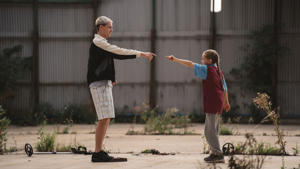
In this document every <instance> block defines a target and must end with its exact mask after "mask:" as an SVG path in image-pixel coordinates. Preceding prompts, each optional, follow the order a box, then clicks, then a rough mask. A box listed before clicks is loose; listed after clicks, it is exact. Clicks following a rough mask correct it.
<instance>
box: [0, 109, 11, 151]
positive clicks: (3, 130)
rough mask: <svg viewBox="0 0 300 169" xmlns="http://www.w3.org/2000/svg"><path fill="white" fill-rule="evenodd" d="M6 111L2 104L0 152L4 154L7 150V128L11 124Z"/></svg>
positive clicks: (0, 114)
mask: <svg viewBox="0 0 300 169" xmlns="http://www.w3.org/2000/svg"><path fill="white" fill-rule="evenodd" d="M4 114H5V111H4V109H3V108H2V106H1V105H0V154H3V153H4V152H5V144H6V141H7V138H6V134H7V131H6V130H7V128H8V126H9V124H10V120H8V119H7V118H6V117H5V116H4Z"/></svg>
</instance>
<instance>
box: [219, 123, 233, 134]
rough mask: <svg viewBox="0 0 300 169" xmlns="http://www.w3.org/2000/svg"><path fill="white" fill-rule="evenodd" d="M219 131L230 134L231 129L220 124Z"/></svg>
mask: <svg viewBox="0 0 300 169" xmlns="http://www.w3.org/2000/svg"><path fill="white" fill-rule="evenodd" d="M219 133H220V135H232V131H231V129H229V128H227V127H225V126H223V125H222V126H221V128H220V132H219Z"/></svg>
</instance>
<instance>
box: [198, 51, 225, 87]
mask: <svg viewBox="0 0 300 169" xmlns="http://www.w3.org/2000/svg"><path fill="white" fill-rule="evenodd" d="M203 55H204V57H206V58H207V59H211V60H212V64H217V70H218V71H217V72H218V75H219V78H220V83H221V86H222V89H223V90H224V86H223V84H222V77H221V66H220V55H219V53H218V52H217V51H216V50H213V49H208V50H206V51H204V52H203Z"/></svg>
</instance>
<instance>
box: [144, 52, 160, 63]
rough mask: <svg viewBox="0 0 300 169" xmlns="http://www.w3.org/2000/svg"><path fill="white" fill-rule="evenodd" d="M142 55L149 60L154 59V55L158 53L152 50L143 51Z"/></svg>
mask: <svg viewBox="0 0 300 169" xmlns="http://www.w3.org/2000/svg"><path fill="white" fill-rule="evenodd" d="M141 56H143V57H145V58H147V59H148V60H149V61H151V60H152V59H153V56H156V54H154V53H151V52H143V53H141Z"/></svg>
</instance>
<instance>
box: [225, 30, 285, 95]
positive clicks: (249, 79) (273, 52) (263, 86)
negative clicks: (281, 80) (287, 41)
mask: <svg viewBox="0 0 300 169" xmlns="http://www.w3.org/2000/svg"><path fill="white" fill-rule="evenodd" d="M273 28H274V26H273V25H265V26H263V27H262V28H260V29H259V30H254V31H251V33H250V36H249V37H250V40H251V42H250V43H248V44H246V45H245V46H243V47H242V50H244V51H245V53H246V56H245V58H244V60H243V63H242V64H241V65H240V67H239V68H235V69H232V70H231V74H232V75H234V76H235V77H236V78H238V79H240V80H241V82H242V85H241V87H242V88H243V89H246V90H248V91H249V90H250V91H262V92H266V93H268V94H271V93H272V92H271V91H272V76H273V74H272V73H274V72H273V66H274V65H276V63H277V59H278V58H279V57H282V56H284V55H285V54H286V52H287V48H286V47H283V46H282V45H281V44H279V43H278V42H277V41H274V39H273V38H274V33H273V30H274V29H273Z"/></svg>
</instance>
